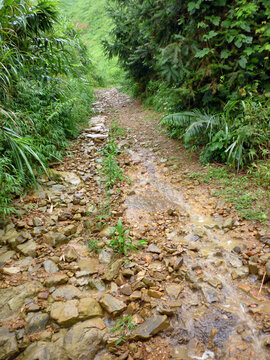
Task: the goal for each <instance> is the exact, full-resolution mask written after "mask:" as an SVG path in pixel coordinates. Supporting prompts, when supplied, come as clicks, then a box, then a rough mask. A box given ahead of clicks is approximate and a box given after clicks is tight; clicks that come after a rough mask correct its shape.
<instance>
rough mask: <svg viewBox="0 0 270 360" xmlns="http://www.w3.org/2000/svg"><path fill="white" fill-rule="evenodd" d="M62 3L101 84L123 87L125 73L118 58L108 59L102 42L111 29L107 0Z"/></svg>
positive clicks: (74, 0)
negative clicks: (86, 49) (82, 42)
mask: <svg viewBox="0 0 270 360" xmlns="http://www.w3.org/2000/svg"><path fill="white" fill-rule="evenodd" d="M62 3H63V4H64V11H65V13H66V14H67V16H68V18H69V19H71V20H72V22H73V24H74V26H75V28H76V29H77V30H78V31H80V34H81V37H82V39H83V41H84V43H85V45H86V46H87V48H88V51H89V56H90V58H91V60H92V62H93V64H94V66H95V68H96V73H97V74H98V80H99V82H100V84H101V85H102V86H104V87H105V86H107V87H109V86H117V85H121V83H122V81H123V78H124V71H123V70H122V69H121V68H120V66H119V65H118V59H117V57H114V58H112V59H108V58H107V57H106V56H105V54H104V50H103V47H102V40H104V39H108V38H109V32H110V29H111V20H110V18H109V16H108V14H107V12H106V6H107V0H98V1H95V0H62Z"/></svg>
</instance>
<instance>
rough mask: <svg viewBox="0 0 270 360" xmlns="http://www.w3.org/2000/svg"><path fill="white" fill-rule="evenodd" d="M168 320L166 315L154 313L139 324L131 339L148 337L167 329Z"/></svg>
mask: <svg viewBox="0 0 270 360" xmlns="http://www.w3.org/2000/svg"><path fill="white" fill-rule="evenodd" d="M168 326H169V321H168V318H167V316H166V315H154V316H151V317H150V318H149V319H147V320H146V321H145V322H144V323H142V324H141V325H139V326H138V327H137V328H136V329H135V330H134V332H133V334H132V338H133V339H149V338H150V337H151V336H154V335H156V334H157V333H159V332H160V331H163V330H165V329H167V327H168Z"/></svg>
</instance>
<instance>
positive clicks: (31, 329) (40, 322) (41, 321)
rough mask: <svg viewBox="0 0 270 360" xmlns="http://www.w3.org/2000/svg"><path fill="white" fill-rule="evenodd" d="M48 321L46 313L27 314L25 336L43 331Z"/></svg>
mask: <svg viewBox="0 0 270 360" xmlns="http://www.w3.org/2000/svg"><path fill="white" fill-rule="evenodd" d="M48 321H49V315H48V314H46V313H29V314H28V315H27V317H26V327H25V331H26V334H34V333H36V332H39V331H42V330H45V328H46V325H47V324H48Z"/></svg>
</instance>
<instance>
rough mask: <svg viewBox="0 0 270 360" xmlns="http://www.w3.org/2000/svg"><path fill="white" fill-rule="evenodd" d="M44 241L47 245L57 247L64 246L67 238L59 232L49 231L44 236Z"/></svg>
mask: <svg viewBox="0 0 270 360" xmlns="http://www.w3.org/2000/svg"><path fill="white" fill-rule="evenodd" d="M43 240H44V242H45V243H46V244H48V245H50V246H52V247H56V246H59V245H62V244H64V243H65V242H66V241H67V237H66V236H65V235H64V234H61V233H59V232H54V231H49V232H48V233H46V234H44V235H43Z"/></svg>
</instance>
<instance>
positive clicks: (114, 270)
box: [103, 259, 123, 281]
mask: <svg viewBox="0 0 270 360" xmlns="http://www.w3.org/2000/svg"><path fill="white" fill-rule="evenodd" d="M122 263H123V260H122V259H118V260H116V261H115V262H114V263H112V264H111V265H110V266H109V267H108V268H107V269H106V270H105V274H104V276H103V280H106V281H112V280H113V279H114V278H115V277H116V276H117V275H118V273H119V270H120V267H121V265H122Z"/></svg>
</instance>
